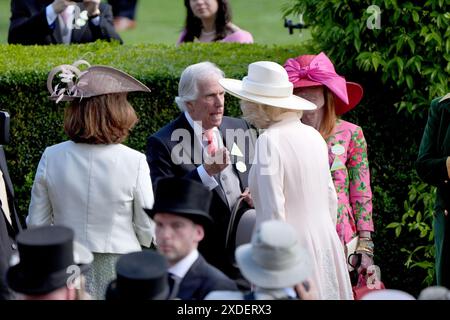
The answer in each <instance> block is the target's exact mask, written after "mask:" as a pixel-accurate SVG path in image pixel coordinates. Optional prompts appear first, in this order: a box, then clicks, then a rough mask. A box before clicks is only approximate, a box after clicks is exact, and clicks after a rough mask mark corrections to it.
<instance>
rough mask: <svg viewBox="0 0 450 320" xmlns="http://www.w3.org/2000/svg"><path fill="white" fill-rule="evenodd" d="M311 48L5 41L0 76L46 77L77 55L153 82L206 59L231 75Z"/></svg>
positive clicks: (14, 80) (0, 55)
mask: <svg viewBox="0 0 450 320" xmlns="http://www.w3.org/2000/svg"><path fill="white" fill-rule="evenodd" d="M307 50H308V49H307V48H305V46H294V47H291V48H286V47H277V46H270V47H269V46H263V45H243V44H236V43H209V44H203V43H187V44H184V45H181V46H179V47H176V46H171V45H155V44H142V45H132V46H126V45H125V46H122V45H119V44H111V43H105V42H100V41H98V42H95V43H90V44H83V45H70V46H67V45H50V46H20V45H0V81H1V82H3V83H5V82H6V83H17V82H20V83H24V81H25V82H26V81H27V80H28V79H24V76H25V77H26V78H28V77H31V78H39V79H42V77H44V76H45V77H46V75H47V74H48V72H49V71H50V70H51V69H52V68H53V67H55V66H57V65H60V64H71V63H73V62H74V61H76V60H78V59H85V60H87V61H88V62H89V63H90V64H103V65H109V66H112V67H115V68H118V69H121V70H123V71H125V72H128V73H130V74H132V75H133V76H135V77H136V78H138V79H140V80H142V81H144V82H146V83H151V80H152V78H153V77H160V76H164V77H167V76H176V77H178V76H179V75H180V74H181V72H182V71H183V69H184V68H186V67H187V66H188V65H190V64H193V63H197V62H201V61H207V60H208V61H211V62H214V63H215V64H217V65H218V66H219V68H221V69H222V70H223V71H224V72H225V74H226V76H227V77H232V76H236V75H242V74H244V73H245V72H246V71H247V65H248V64H249V63H251V62H254V61H258V60H269V61H275V62H278V63H280V64H283V63H284V61H286V59H288V58H291V57H293V56H296V55H299V54H301V53H302V52H303V53H306V52H307ZM29 80H32V79H29Z"/></svg>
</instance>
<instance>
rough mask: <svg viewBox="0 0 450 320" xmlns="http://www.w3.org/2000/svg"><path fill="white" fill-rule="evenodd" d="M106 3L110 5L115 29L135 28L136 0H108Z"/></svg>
mask: <svg viewBox="0 0 450 320" xmlns="http://www.w3.org/2000/svg"><path fill="white" fill-rule="evenodd" d="M108 3H109V4H110V6H111V7H112V12H113V15H114V28H115V29H116V31H118V32H120V31H125V30H128V29H134V28H136V5H137V0H108Z"/></svg>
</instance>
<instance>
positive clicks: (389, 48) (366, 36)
mask: <svg viewBox="0 0 450 320" xmlns="http://www.w3.org/2000/svg"><path fill="white" fill-rule="evenodd" d="M321 2H322V3H327V5H323V4H321ZM290 3H291V4H292V5H291V11H290V12H291V13H300V12H302V13H304V18H305V21H308V22H307V23H308V25H309V26H310V27H311V28H312V29H313V30H314V31H313V32H312V36H313V37H314V39H315V40H316V42H317V45H318V46H319V50H322V51H324V52H326V53H327V54H328V55H329V56H330V58H331V60H332V61H334V62H335V64H336V67H337V70H339V71H340V72H341V73H343V74H345V75H349V74H351V73H354V72H355V71H356V70H355V69H356V68H360V70H361V71H363V72H368V73H371V72H373V73H375V74H376V78H377V79H378V80H379V81H381V82H382V83H383V84H385V85H388V86H392V87H393V89H395V90H396V91H397V92H398V93H399V94H398V95H395V96H396V98H395V99H396V100H394V101H392V105H394V106H397V107H398V108H402V106H403V108H402V109H405V110H408V112H420V113H423V114H425V112H426V109H427V107H428V104H429V101H431V100H432V99H433V98H436V97H437V96H441V95H444V94H445V93H447V92H448V91H449V81H448V79H449V78H450V13H449V12H448V1H447V4H446V3H445V1H444V0H428V1H426V2H425V3H423V4H422V3H420V5H418V2H417V1H398V2H397V1H394V0H384V1H344V2H341V3H337V2H336V1H332V2H329V1H327V2H325V1H318V0H290ZM318 6H321V7H320V10H318V9H317V8H318ZM369 6H377V7H378V8H379V13H377V12H376V11H373V10H367V9H368V8H369ZM377 14H379V18H380V20H379V21H380V29H377V28H369V25H371V23H369V22H373V21H376V18H377ZM366 25H367V26H366ZM337 30H341V32H337ZM342 31H343V32H342ZM374 53H376V55H371V54H374ZM411 61H412V62H411ZM419 83H420V87H415V86H417V84H419ZM413 89H415V92H414V93H413V92H412V90H413ZM406 101H408V102H407V103H406ZM405 104H407V105H408V107H404V106H405ZM411 106H414V107H411Z"/></svg>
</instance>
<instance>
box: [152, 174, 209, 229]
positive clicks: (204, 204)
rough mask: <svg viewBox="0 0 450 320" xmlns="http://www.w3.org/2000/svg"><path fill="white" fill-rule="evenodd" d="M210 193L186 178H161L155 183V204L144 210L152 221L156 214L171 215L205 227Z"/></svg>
mask: <svg viewBox="0 0 450 320" xmlns="http://www.w3.org/2000/svg"><path fill="white" fill-rule="evenodd" d="M211 200H212V192H211V191H210V190H209V189H208V188H207V187H205V186H204V185H203V184H201V183H199V182H197V181H194V180H192V179H186V178H177V177H169V178H161V179H159V180H158V181H157V183H156V190H155V203H154V205H153V208H152V209H144V210H145V212H147V213H148V215H149V216H150V217H151V218H152V219H153V217H154V216H155V214H157V213H172V214H176V215H179V216H182V217H184V218H187V219H190V220H192V221H193V222H195V223H198V224H201V225H203V226H207V225H209V224H210V223H211V222H212V219H211V216H210V215H209V208H210V206H211Z"/></svg>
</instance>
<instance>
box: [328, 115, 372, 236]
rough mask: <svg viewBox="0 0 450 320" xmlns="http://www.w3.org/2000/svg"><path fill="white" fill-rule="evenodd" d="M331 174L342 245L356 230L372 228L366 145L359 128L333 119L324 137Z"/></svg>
mask: <svg viewBox="0 0 450 320" xmlns="http://www.w3.org/2000/svg"><path fill="white" fill-rule="evenodd" d="M327 145H328V160H329V163H330V169H331V176H332V177H333V181H334V186H335V188H336V193H337V197H338V216H337V224H336V230H337V233H338V235H339V238H340V239H341V241H342V243H343V244H346V243H348V242H349V241H350V240H351V239H352V238H354V237H355V236H357V235H358V232H359V231H373V230H374V229H373V221H372V191H371V188H370V172H369V162H368V159H367V144H366V140H365V138H364V134H363V132H362V129H361V128H360V127H359V126H357V125H355V124H353V123H350V122H347V121H344V120H341V119H337V120H336V127H335V131H334V134H333V135H331V136H330V137H329V138H328V139H327Z"/></svg>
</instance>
